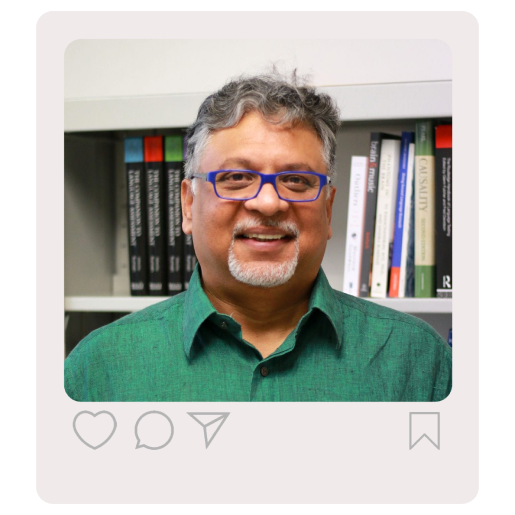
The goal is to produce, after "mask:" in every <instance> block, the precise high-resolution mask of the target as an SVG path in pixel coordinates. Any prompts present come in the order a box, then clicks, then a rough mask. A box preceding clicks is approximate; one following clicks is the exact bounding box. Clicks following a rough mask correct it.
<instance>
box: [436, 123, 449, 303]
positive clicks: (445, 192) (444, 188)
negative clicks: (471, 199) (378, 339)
mask: <svg viewBox="0 0 515 515" xmlns="http://www.w3.org/2000/svg"><path fill="white" fill-rule="evenodd" d="M435 196H436V296H437V297H447V298H449V297H452V125H438V126H437V127H436V129H435Z"/></svg>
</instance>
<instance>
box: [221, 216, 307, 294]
mask: <svg viewBox="0 0 515 515" xmlns="http://www.w3.org/2000/svg"><path fill="white" fill-rule="evenodd" d="M259 225H261V226H266V227H279V228H280V229H282V230H284V231H287V232H288V233H289V234H291V235H292V236H293V237H294V238H295V240H294V242H295V254H294V256H293V257H292V258H291V259H289V260H288V261H284V262H282V263H260V262H259V261H253V262H250V263H242V262H241V261H239V260H238V258H237V257H236V256H235V255H234V242H235V241H236V236H237V234H239V233H241V232H242V231H244V230H245V229H247V228H250V227H255V226H259ZM298 262H299V230H298V228H297V226H296V225H295V224H294V223H293V222H273V221H271V220H267V221H261V220H257V219H247V220H243V221H242V222H239V223H238V224H236V227H235V228H234V232H233V238H232V243H231V246H230V247H229V258H228V265H229V272H230V273H231V275H232V276H233V277H234V278H235V279H236V280H237V281H239V282H241V283H244V284H248V285H249V286H258V287H261V288H272V287H274V286H281V285H282V284H285V283H287V282H288V281H289V280H290V279H291V278H292V277H293V274H294V273H295V270H296V268H297V264H298Z"/></svg>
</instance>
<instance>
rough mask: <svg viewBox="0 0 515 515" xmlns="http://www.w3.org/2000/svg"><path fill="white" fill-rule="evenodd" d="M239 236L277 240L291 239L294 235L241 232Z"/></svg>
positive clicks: (258, 239) (250, 238)
mask: <svg viewBox="0 0 515 515" xmlns="http://www.w3.org/2000/svg"><path fill="white" fill-rule="evenodd" d="M237 237H238V238H243V239H249V240H256V241H275V240H291V239H292V236H290V235H289V234H253V233H249V234H240V235H238V236H237Z"/></svg>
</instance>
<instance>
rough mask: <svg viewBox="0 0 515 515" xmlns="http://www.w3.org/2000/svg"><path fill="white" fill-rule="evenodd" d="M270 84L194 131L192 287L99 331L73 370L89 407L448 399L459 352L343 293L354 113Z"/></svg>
mask: <svg viewBox="0 0 515 515" xmlns="http://www.w3.org/2000/svg"><path fill="white" fill-rule="evenodd" d="M297 82H298V81H297V79H296V78H295V76H294V77H293V80H292V81H291V83H289V82H287V81H286V80H284V79H282V78H281V77H278V76H275V75H270V76H260V77H250V78H240V79H238V80H235V81H232V82H230V83H229V84H227V85H226V86H224V87H223V88H222V89H221V90H220V91H218V92H217V93H215V94H213V95H211V96H209V97H208V98H207V99H206V100H205V101H204V103H203V104H202V106H201V108H200V110H199V113H198V117H197V120H196V122H195V123H194V124H193V125H192V127H191V128H190V129H189V133H188V136H189V138H188V152H187V161H186V167H185V171H186V177H187V178H186V179H185V180H184V181H183V184H182V210H183V230H184V232H185V233H187V234H192V236H193V241H194V245H195V252H196V255H197V258H198V263H199V264H198V266H197V269H196V270H195V272H194V274H193V276H192V278H191V281H190V285H189V289H188V291H187V292H185V293H182V294H180V295H177V296H175V297H172V298H170V299H168V300H166V301H165V302H162V303H159V304H157V305H154V306H151V307H149V308H147V309H144V310H142V311H140V312H137V313H134V314H131V315H129V316H127V317H125V318H123V319H121V320H119V321H117V322H115V323H113V324H110V325H109V326H106V327H104V328H101V329H99V330H97V331H94V332H93V333H92V334H90V335H89V336H88V337H87V338H85V339H84V340H83V341H82V342H81V343H80V344H79V345H78V346H77V348H76V349H75V350H74V351H73V352H72V353H71V354H70V356H69V357H68V359H67V360H66V362H65V388H66V391H67V393H68V395H69V396H70V397H71V398H73V399H76V400H80V401H439V400H441V399H444V398H445V397H446V396H447V395H448V394H449V392H450V389H451V354H450V349H449V347H448V345H447V344H446V343H445V342H444V341H443V340H442V339H441V338H440V337H439V336H438V334H437V333H436V332H435V331H434V330H433V329H432V328H430V327H429V326H428V325H427V324H425V323H424V322H422V321H421V320H419V319H416V318H414V317H411V316H409V315H405V314H402V313H399V312H396V311H393V310H390V309H386V308H383V307H380V306H377V305H375V304H373V303H371V302H368V301H366V300H362V299H358V298H354V297H351V296H348V295H345V294H343V293H341V292H338V291H335V290H333V289H332V288H330V286H329V284H328V281H327V279H326V277H325V275H324V272H323V271H322V269H321V268H320V265H321V263H322V258H323V256H324V252H325V248H326V243H327V240H328V239H329V238H331V235H332V232H331V214H332V207H333V201H334V195H335V189H334V187H333V186H332V185H331V179H332V178H334V174H335V152H336V132H337V129H338V126H339V113H338V110H337V108H336V106H335V104H334V102H333V101H332V100H331V98H330V97H328V96H327V95H324V94H319V93H317V92H316V91H315V90H314V89H312V88H309V87H307V86H300V85H298V84H297Z"/></svg>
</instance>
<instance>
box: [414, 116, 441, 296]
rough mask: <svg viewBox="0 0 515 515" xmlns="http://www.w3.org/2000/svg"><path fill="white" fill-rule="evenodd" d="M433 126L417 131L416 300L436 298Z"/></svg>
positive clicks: (419, 124) (420, 125) (422, 125)
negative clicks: (418, 298) (417, 298)
mask: <svg viewBox="0 0 515 515" xmlns="http://www.w3.org/2000/svg"><path fill="white" fill-rule="evenodd" d="M433 131H434V129H433V124H432V122H417V124H416V127H415V297H424V298H427V297H434V296H435V279H436V276H435V268H436V267H435V157H434V133H433Z"/></svg>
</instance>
